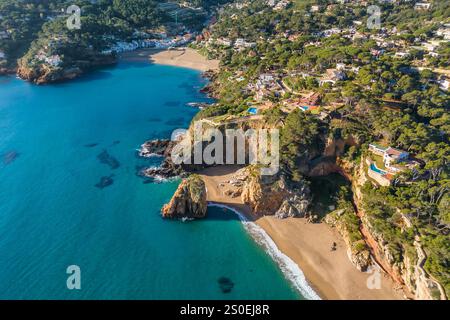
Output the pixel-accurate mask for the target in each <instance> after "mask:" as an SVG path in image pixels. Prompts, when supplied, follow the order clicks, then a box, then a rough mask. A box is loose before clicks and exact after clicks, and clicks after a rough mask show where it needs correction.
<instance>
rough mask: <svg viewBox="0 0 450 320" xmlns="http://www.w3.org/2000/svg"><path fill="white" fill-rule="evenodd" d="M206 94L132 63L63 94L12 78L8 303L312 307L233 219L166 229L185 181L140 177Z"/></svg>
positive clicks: (5, 225)
mask: <svg viewBox="0 0 450 320" xmlns="http://www.w3.org/2000/svg"><path fill="white" fill-rule="evenodd" d="M203 84H204V80H202V78H201V77H200V74H199V73H198V72H197V71H193V70H189V69H182V68H175V67H168V66H157V65H147V64H125V63H123V64H120V65H118V66H117V67H114V68H111V69H106V70H102V71H97V72H95V73H92V74H90V75H88V76H86V77H84V78H82V79H79V80H75V81H72V82H69V83H64V84H58V85H49V86H35V85H32V84H29V83H26V82H23V81H21V80H18V79H15V78H13V77H3V78H0V299H222V298H226V299H301V298H302V297H301V296H300V294H299V293H298V292H297V291H296V290H295V289H293V286H292V285H291V283H290V282H288V281H287V280H286V279H285V277H284V276H283V274H282V273H281V271H280V270H279V268H278V266H277V265H276V264H275V263H274V262H273V261H272V259H271V258H270V257H269V255H268V254H267V253H266V252H265V251H264V250H263V249H262V248H261V247H260V246H259V245H258V244H257V243H256V242H254V241H253V239H252V238H251V237H250V236H249V235H248V233H247V232H246V231H245V230H244V228H243V225H242V224H241V223H240V221H239V220H238V219H237V218H236V216H235V215H234V214H233V213H231V212H230V211H228V210H225V209H221V208H211V209H210V210H209V211H208V218H207V219H206V220H202V221H195V222H189V223H183V222H180V221H164V220H162V219H161V217H160V213H159V210H160V208H161V207H162V205H163V204H164V203H165V202H167V201H168V200H169V199H170V197H171V196H172V194H173V192H174V190H175V189H176V187H177V185H178V183H179V181H172V182H168V183H164V184H154V183H144V180H143V179H142V178H139V177H138V176H137V175H136V171H137V170H138V169H139V168H140V167H142V166H150V165H157V163H155V161H156V160H148V159H147V160H146V159H139V158H138V157H137V156H136V152H135V150H136V149H137V148H138V147H139V146H140V144H141V143H143V142H144V141H145V140H147V139H152V138H166V137H169V136H170V133H171V132H172V130H173V129H175V128H180V127H187V125H188V124H189V122H190V120H191V118H192V117H193V116H194V114H195V112H196V110H195V109H194V108H190V107H186V106H185V104H186V103H188V102H202V101H203V102H205V101H207V99H206V98H205V97H204V96H202V95H201V94H199V93H198V89H199V88H200V87H201V86H202V85H203ZM102 177H103V178H104V181H105V177H107V178H106V181H108V183H103V184H102V183H101V179H102ZM104 181H103V182H104ZM69 265H78V266H79V267H80V268H81V290H78V291H77V290H74V291H70V290H68V289H67V287H66V279H67V276H68V275H67V274H66V268H67V267H68V266H69Z"/></svg>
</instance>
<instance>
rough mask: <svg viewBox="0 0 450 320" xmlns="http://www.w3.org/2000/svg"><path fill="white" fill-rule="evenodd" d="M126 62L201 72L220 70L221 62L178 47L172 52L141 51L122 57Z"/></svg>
mask: <svg viewBox="0 0 450 320" xmlns="http://www.w3.org/2000/svg"><path fill="white" fill-rule="evenodd" d="M121 59H122V60H125V61H148V62H151V63H155V64H162V65H169V66H177V67H184V68H190V69H196V70H200V71H202V72H204V71H208V70H218V69H219V60H208V59H207V58H205V57H204V56H202V55H201V54H200V53H198V52H197V51H195V50H194V49H191V48H186V47H178V48H174V49H171V50H159V49H140V50H136V51H131V52H125V53H123V54H122V55H121Z"/></svg>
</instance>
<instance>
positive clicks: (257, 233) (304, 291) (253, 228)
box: [208, 203, 320, 300]
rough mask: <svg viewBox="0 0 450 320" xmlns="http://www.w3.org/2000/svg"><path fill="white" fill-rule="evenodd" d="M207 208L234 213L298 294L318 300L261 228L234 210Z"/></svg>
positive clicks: (316, 295) (286, 257) (292, 262)
mask: <svg viewBox="0 0 450 320" xmlns="http://www.w3.org/2000/svg"><path fill="white" fill-rule="evenodd" d="M208 206H209V207H219V208H225V209H228V210H231V211H232V212H234V213H235V214H236V215H237V216H238V217H239V220H240V221H241V222H242V224H243V225H244V228H245V230H246V231H247V232H248V233H249V234H250V235H251V236H252V238H253V239H254V240H255V241H256V242H257V243H258V244H259V245H261V246H262V247H263V248H264V250H265V251H266V252H267V253H268V254H269V255H270V257H271V258H272V259H273V260H274V261H275V262H276V263H277V264H278V266H279V268H280V269H281V271H282V272H283V274H284V276H285V277H286V278H287V279H288V280H289V281H291V282H292V284H293V285H294V287H295V288H296V289H297V290H298V291H299V292H300V294H301V295H302V296H303V297H305V298H306V299H308V300H320V297H319V295H318V294H317V293H316V292H315V291H314V290H313V288H311V286H310V285H309V284H308V281H307V280H306V278H305V275H304V274H303V271H302V270H301V269H300V267H299V266H298V265H297V264H296V263H295V262H294V261H292V259H291V258H289V257H288V256H287V255H285V254H284V253H283V252H281V250H280V249H278V247H277V245H276V244H275V242H274V241H273V240H272V238H271V237H270V236H269V235H268V234H267V232H266V231H265V230H264V229H263V228H261V227H260V226H258V225H257V224H256V223H254V222H252V221H249V220H248V219H247V218H246V217H245V216H244V215H243V214H242V213H240V212H239V211H237V210H236V209H234V208H231V207H228V206H226V205H222V204H217V203H209V204H208Z"/></svg>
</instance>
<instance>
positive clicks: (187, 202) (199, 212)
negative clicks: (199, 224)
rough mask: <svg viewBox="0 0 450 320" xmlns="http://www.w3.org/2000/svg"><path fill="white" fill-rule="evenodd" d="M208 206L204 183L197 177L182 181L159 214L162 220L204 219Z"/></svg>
mask: <svg viewBox="0 0 450 320" xmlns="http://www.w3.org/2000/svg"><path fill="white" fill-rule="evenodd" d="M207 209H208V204H207V201H206V186H205V182H204V181H203V180H202V179H201V178H200V177H199V176H197V175H191V176H190V177H189V178H187V179H184V180H183V181H182V182H181V183H180V185H179V186H178V189H177V191H175V194H174V195H173V197H172V200H170V202H169V203H168V204H166V205H165V206H164V207H163V208H162V210H161V212H162V216H163V218H204V217H206V211H207Z"/></svg>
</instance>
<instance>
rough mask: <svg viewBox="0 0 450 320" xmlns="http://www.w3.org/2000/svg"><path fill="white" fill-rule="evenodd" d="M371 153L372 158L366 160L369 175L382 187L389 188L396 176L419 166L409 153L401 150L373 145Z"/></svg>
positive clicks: (370, 145) (370, 149)
mask: <svg viewBox="0 0 450 320" xmlns="http://www.w3.org/2000/svg"><path fill="white" fill-rule="evenodd" d="M369 151H370V152H371V153H372V156H371V157H370V158H368V159H367V160H366V163H367V165H368V166H369V169H368V175H369V177H371V178H372V179H374V180H375V181H376V182H377V183H378V184H380V185H382V186H389V185H390V184H391V181H392V179H393V177H394V175H395V174H397V173H400V172H402V171H404V170H406V169H412V168H414V167H415V166H416V165H418V162H417V161H414V160H413V159H411V158H410V155H409V153H408V152H406V151H403V150H400V149H396V148H392V147H384V146H380V145H378V144H375V143H372V144H369Z"/></svg>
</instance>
